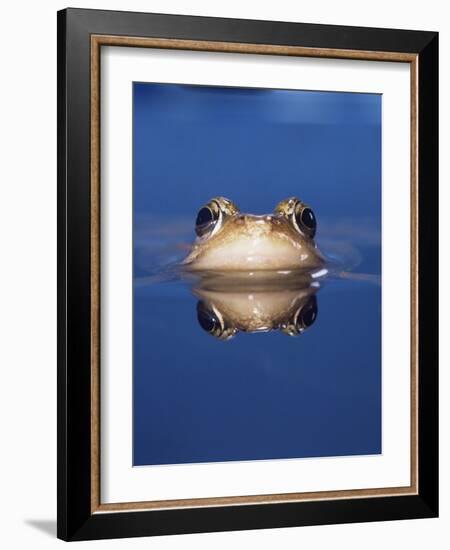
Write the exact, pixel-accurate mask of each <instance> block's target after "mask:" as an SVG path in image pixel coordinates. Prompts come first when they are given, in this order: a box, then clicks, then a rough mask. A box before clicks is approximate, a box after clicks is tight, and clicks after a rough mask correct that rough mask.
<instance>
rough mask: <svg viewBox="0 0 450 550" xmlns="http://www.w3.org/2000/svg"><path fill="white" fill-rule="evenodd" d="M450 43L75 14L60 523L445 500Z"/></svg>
mask: <svg viewBox="0 0 450 550" xmlns="http://www.w3.org/2000/svg"><path fill="white" fill-rule="evenodd" d="M437 79H438V36H437V33H434V32H422V31H405V30H388V29H372V28H356V27H342V26H326V25H311V24H299V23H280V22H270V21H250V20H231V19H216V18H204V17H190V16H171V15H157V14H146V13H127V12H109V11H97V10H80V9H67V10H63V11H61V12H59V13H58V147H59V148H58V210H59V218H58V268H59V277H58V281H59V288H58V297H59V300H58V302H59V309H58V316H59V320H58V331H59V335H58V336H59V337H58V341H59V348H58V536H59V537H60V538H62V539H64V540H83V539H97V538H111V537H130V536H145V535H160V534H171V533H173V534H175V533H193V532H205V531H225V530H236V529H256V528H271V527H288V526H300V525H318V524H326V523H343V522H362V521H375V520H393V519H408V518H424V517H435V516H437V514H438V418H437V411H438V402H437V399H438V392H437V384H438V371H437V369H438V360H437V349H438V347H437V338H438V330H437V319H438V308H437V298H438V296H437V293H438V291H437V261H438V252H437V250H438V248H437V242H438V237H437V227H438V219H437V217H438V209H437V200H438V186H437V174H438V158H437V157H438V146H437V140H438V122H437V118H438V84H437V82H438V80H437Z"/></svg>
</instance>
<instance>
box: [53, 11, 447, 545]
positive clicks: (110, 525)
mask: <svg viewBox="0 0 450 550" xmlns="http://www.w3.org/2000/svg"><path fill="white" fill-rule="evenodd" d="M105 47H117V48H123V47H127V48H135V49H138V50H141V49H142V50H144V49H150V50H151V49H155V48H156V49H158V50H167V51H169V52H170V51H189V52H195V51H199V52H210V53H212V54H214V53H222V54H223V53H227V54H230V55H232V56H248V55H255V54H256V55H262V56H272V57H271V59H273V62H274V63H276V62H277V60H283V59H286V58H288V57H289V58H291V57H294V58H308V59H312V60H314V59H331V60H334V59H337V60H342V59H346V60H364V61H369V62H371V63H377V62H390V63H399V64H405V65H407V66H409V70H410V101H411V103H410V128H409V130H410V144H409V145H408V147H410V175H411V179H410V203H409V207H410V260H411V261H410V266H409V273H410V284H411V312H410V343H411V344H410V345H411V348H410V353H411V360H410V364H411V371H410V375H411V377H410V387H409V389H408V391H409V392H410V393H409V395H410V413H411V415H410V421H411V423H410V433H409V434H408V437H409V438H410V439H409V441H410V450H411V454H410V459H411V463H410V474H411V476H410V484H409V485H408V486H402V487H388V488H383V487H381V488H380V487H376V488H370V487H366V488H363V489H350V490H342V489H340V490H331V489H329V490H322V491H313V492H303V493H298V492H296V491H295V490H293V491H287V492H284V493H281V494H280V493H276V494H263V495H250V496H248V495H247V496H246V495H235V496H231V497H230V496H226V497H224V496H217V497H216V498H214V497H209V498H194V499H178V500H177V499H173V500H171V499H167V500H152V499H151V498H149V499H144V500H143V501H142V502H118V503H115V504H109V503H103V502H102V501H101V490H100V483H101V468H102V465H101V441H100V439H101V434H100V431H101V426H102V424H101V414H100V412H101V411H100V401H101V395H102V393H101V392H102V389H103V388H102V384H103V383H104V380H103V378H102V377H101V370H100V359H101V348H100V334H101V327H100V321H101V307H102V306H103V299H102V300H101V299H100V295H101V281H102V279H101V272H102V267H101V265H100V260H101V249H100V243H101V236H100V229H101V216H102V215H105V213H104V212H102V202H101V173H100V170H101V166H102V157H101V147H100V144H101V141H100V135H101V133H100V124H101V121H100V113H101V105H100V102H101V90H102V88H101V84H102V83H101V70H100V69H101V66H100V60H101V51H102V48H105ZM437 145H438V34H437V33H435V32H424V31H409V30H392V29H375V28H357V27H344V26H331V25H316V24H314V25H313V24H302V23H284V22H271V21H252V20H233V19H221V18H209V17H192V16H174V15H163V14H148V13H131V12H113V11H101V10H85V9H66V10H62V11H60V12H58V537H59V538H61V539H63V540H88V539H101V538H115V537H135V536H150V535H165V534H182V533H200V532H211V531H229V530H241V529H260V528H277V527H290V526H302V525H323V524H330V523H349V522H367V521H386V520H397V519H413V518H431V517H437V515H438V285H437V279H438V269H437V266H438V146H437ZM401 207H402V205H400V206H398V208H401ZM397 284H398V285H402V281H398V282H397ZM128 367H129V366H127V365H124V367H123V368H124V369H126V368H128ZM102 380H103V381H102Z"/></svg>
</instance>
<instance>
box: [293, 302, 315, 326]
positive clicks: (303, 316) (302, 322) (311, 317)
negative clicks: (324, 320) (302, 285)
mask: <svg viewBox="0 0 450 550" xmlns="http://www.w3.org/2000/svg"><path fill="white" fill-rule="evenodd" d="M316 318H317V299H316V297H315V296H311V298H310V299H309V301H308V302H307V303H306V304H305V305H304V306H303V308H302V309H301V311H300V312H299V314H298V317H297V322H296V325H297V329H298V330H299V331H301V330H304V329H305V328H308V327H310V326H311V325H312V324H313V323H314V321H315V320H316Z"/></svg>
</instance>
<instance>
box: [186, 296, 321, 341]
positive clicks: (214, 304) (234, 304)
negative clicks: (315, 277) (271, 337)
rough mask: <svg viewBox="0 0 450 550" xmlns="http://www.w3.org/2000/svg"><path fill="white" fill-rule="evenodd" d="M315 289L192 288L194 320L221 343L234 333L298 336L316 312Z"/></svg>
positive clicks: (314, 316)
mask: <svg viewBox="0 0 450 550" xmlns="http://www.w3.org/2000/svg"><path fill="white" fill-rule="evenodd" d="M317 290H318V287H317V286H305V287H303V288H287V289H283V288H269V289H264V288H259V289H256V290H253V291H250V290H249V289H240V290H239V289H233V288H232V287H228V288H226V289H223V290H218V289H204V288H203V289H200V288H196V289H194V291H193V292H194V294H195V295H196V296H197V297H198V298H199V301H198V303H197V319H198V322H199V325H200V326H201V328H202V329H203V330H205V331H206V332H208V333H209V334H211V335H212V336H215V337H216V338H219V339H221V340H229V339H230V338H232V337H233V336H235V335H236V333H238V332H246V333H255V332H269V331H275V330H279V331H281V332H283V333H285V334H288V335H289V336H296V335H298V334H302V333H303V332H304V331H305V330H306V329H308V328H309V327H311V325H312V324H313V323H314V322H315V320H316V318H317V313H318V306H317V297H316V292H317Z"/></svg>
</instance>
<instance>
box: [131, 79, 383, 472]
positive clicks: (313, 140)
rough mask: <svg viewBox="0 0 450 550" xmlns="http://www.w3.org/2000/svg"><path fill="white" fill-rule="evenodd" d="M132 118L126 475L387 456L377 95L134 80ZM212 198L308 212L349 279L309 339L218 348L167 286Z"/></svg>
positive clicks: (339, 280)
mask: <svg viewBox="0 0 450 550" xmlns="http://www.w3.org/2000/svg"><path fill="white" fill-rule="evenodd" d="M133 106H134V118H133V123H134V126H133V136H134V143H133V155H134V173H133V176H134V228H133V229H134V300H133V303H134V318H133V322H134V326H133V335H134V349H133V359H134V361H133V363H134V364H133V370H134V384H133V387H134V394H133V464H134V465H152V464H175V463H192V462H215V461H228V460H261V459H276V458H299V457H321V456H343V455H364V454H377V453H380V452H381V450H382V449H381V435H382V434H381V286H380V282H379V279H380V277H379V276H380V274H381V233H380V232H381V96H379V95H376V94H354V93H330V92H305V91H287V90H256V89H241V88H217V87H199V86H185V85H167V84H147V83H135V84H134V87H133ZM216 195H223V196H226V197H229V198H230V199H232V200H233V201H234V202H235V203H236V204H237V205H238V206H239V207H240V208H241V210H242V211H246V212H250V213H254V214H262V213H268V212H271V211H272V209H273V207H274V206H275V205H276V204H277V203H278V202H279V201H280V200H282V199H283V198H286V197H289V196H292V195H295V196H298V197H299V198H301V199H302V200H303V201H305V202H307V203H308V204H309V205H310V206H311V208H312V209H313V210H314V212H315V215H316V217H317V220H318V228H317V237H316V241H317V244H318V247H319V248H320V249H321V250H322V251H324V252H325V253H326V254H327V255H328V256H329V257H330V258H333V259H334V260H337V261H338V262H339V265H340V269H339V270H337V272H335V273H334V274H333V276H331V277H328V278H325V279H324V280H321V281H320V287H319V288H315V291H316V300H317V309H318V313H317V318H316V320H315V322H314V323H313V324H312V325H311V326H310V327H309V328H308V329H306V330H305V331H304V333H303V334H300V335H298V336H288V335H286V334H283V333H281V332H280V331H272V332H267V333H258V334H249V333H243V332H238V333H237V334H236V335H235V336H234V338H232V339H231V340H228V341H222V340H219V339H217V338H214V337H213V336H211V335H210V334H208V333H207V332H205V331H204V330H203V329H202V328H201V326H200V325H199V322H198V320H197V310H196V307H197V301H198V299H199V298H198V297H197V296H195V295H194V292H195V288H193V286H194V287H195V282H194V283H192V282H190V281H185V280H182V279H180V278H179V277H171V276H168V275H167V273H170V272H171V271H170V269H168V267H167V266H171V265H173V264H174V263H176V262H177V261H180V260H181V259H182V258H183V257H184V256H185V255H186V253H187V250H188V246H189V243H191V242H192V241H193V239H194V237H195V234H194V223H195V217H196V214H197V211H198V210H199V208H200V207H201V206H202V205H203V204H204V203H205V202H207V201H208V200H209V199H210V198H212V197H214V196H216ZM341 271H345V272H346V275H345V277H343V276H341V274H340V272H341ZM349 273H350V275H349Z"/></svg>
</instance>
